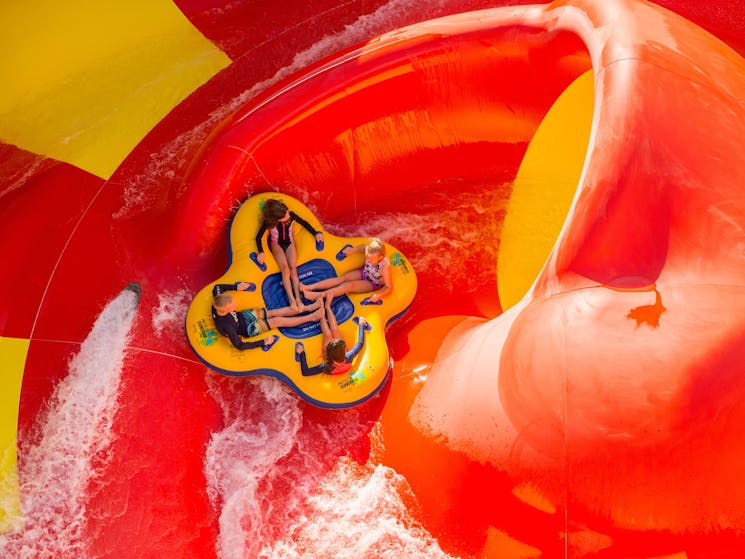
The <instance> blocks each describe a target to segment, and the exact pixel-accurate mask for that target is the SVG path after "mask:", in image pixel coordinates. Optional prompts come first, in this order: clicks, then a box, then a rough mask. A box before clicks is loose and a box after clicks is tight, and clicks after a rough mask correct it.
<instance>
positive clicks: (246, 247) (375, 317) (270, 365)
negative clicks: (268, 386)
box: [186, 192, 417, 408]
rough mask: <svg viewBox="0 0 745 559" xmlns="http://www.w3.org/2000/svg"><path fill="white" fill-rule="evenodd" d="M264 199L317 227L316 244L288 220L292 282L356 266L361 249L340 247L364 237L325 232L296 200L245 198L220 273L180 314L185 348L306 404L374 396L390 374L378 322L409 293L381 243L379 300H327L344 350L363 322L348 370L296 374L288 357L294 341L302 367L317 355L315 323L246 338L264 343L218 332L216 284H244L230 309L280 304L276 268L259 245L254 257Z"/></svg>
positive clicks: (392, 314) (411, 288)
mask: <svg viewBox="0 0 745 559" xmlns="http://www.w3.org/2000/svg"><path fill="white" fill-rule="evenodd" d="M269 198H274V199H279V200H282V201H283V202H284V203H285V204H286V205H287V207H288V208H289V210H290V211H292V212H294V213H295V214H297V215H298V216H299V217H301V218H303V219H304V220H306V221H307V222H308V223H310V225H312V226H313V227H314V228H315V229H316V231H320V232H323V236H324V240H323V243H317V242H316V239H315V238H314V237H313V235H311V234H310V233H308V232H307V231H305V230H304V229H303V228H302V226H301V225H299V224H298V223H294V224H293V227H294V228H295V230H294V242H295V248H296V250H297V254H298V266H297V268H298V275H299V278H300V281H301V282H302V283H304V284H307V285H311V284H313V283H315V282H317V281H320V280H321V279H324V278H327V277H335V276H340V275H342V274H344V273H345V272H347V271H349V270H354V269H359V268H361V267H362V265H363V263H364V254H352V255H349V256H345V255H344V254H343V252H342V251H343V249H344V247H346V246H349V245H351V246H356V245H359V244H362V243H366V242H367V241H368V240H369V239H367V238H362V237H357V238H341V237H336V236H334V235H331V234H329V233H328V232H326V231H325V230H324V228H323V226H322V225H321V224H320V223H319V221H318V219H317V218H316V216H315V215H314V214H313V213H312V212H311V211H310V210H309V209H308V208H307V207H306V206H305V205H303V204H302V203H301V202H300V201H298V200H296V199H294V198H292V197H290V196H286V195H283V194H278V193H274V192H270V193H265V194H259V195H256V196H253V197H251V198H249V199H248V200H247V201H246V202H245V203H244V204H243V205H241V207H240V208H239V209H238V211H237V212H236V215H235V217H234V219H233V222H232V224H231V227H230V245H229V248H230V257H231V263H230V265H229V267H228V270H227V271H226V272H225V274H224V275H223V276H221V277H220V278H218V279H216V280H215V281H214V282H213V283H210V284H209V285H206V286H205V287H204V288H202V290H201V291H199V293H197V295H196V296H195V297H194V299H193V301H192V302H191V304H190V305H189V310H188V312H187V315H186V333H187V337H188V340H189V344H190V345H191V347H192V349H193V350H194V352H195V353H196V355H197V356H198V357H199V359H200V360H201V361H203V362H204V363H205V364H206V365H208V366H209V367H211V368H212V369H214V370H216V371H218V372H220V373H223V374H226V375H238V376H242V375H269V376H273V377H275V378H278V379H280V380H281V381H283V382H285V383H287V384H288V385H289V386H290V387H292V388H293V389H294V390H295V391H296V392H297V393H298V394H299V395H300V396H301V397H302V398H304V399H305V400H307V401H308V402H310V403H312V404H315V405H317V406H321V407H327V408H345V407H350V406H354V405H356V404H359V403H361V402H364V401H365V400H367V399H369V398H370V397H372V396H373V395H375V394H376V393H377V392H378V391H379V390H380V388H381V387H382V386H384V385H385V382H386V379H387V378H388V375H389V372H390V359H389V353H388V345H387V343H386V340H385V328H386V325H387V324H388V323H389V322H391V321H392V320H393V319H395V318H397V317H398V316H399V315H401V314H402V313H403V312H404V311H405V310H406V309H407V308H408V306H409V305H410V304H411V301H412V300H413V298H414V294H415V293H416V287H417V280H416V274H415V272H414V268H413V267H412V265H411V263H410V262H409V261H408V259H407V258H405V257H404V255H403V254H401V252H399V251H398V250H396V249H395V248H394V247H392V246H391V245H389V244H387V243H385V246H386V253H387V256H388V259H389V261H390V264H391V268H390V269H391V283H392V285H393V291H392V292H391V293H389V294H388V295H387V296H386V297H385V298H384V299H383V300H382V301H378V302H377V303H370V302H369V301H368V298H369V297H370V295H372V293H365V294H350V295H344V296H341V297H337V298H336V299H334V302H333V306H332V309H333V311H334V315H335V316H336V319H337V322H338V324H339V331H340V333H341V335H342V337H343V338H344V339H345V340H346V341H347V344H348V347H349V348H351V347H352V345H354V342H355V341H356V339H357V328H358V327H357V324H356V318H357V317H360V316H362V317H365V318H366V319H367V321H368V324H369V326H370V330H369V331H367V333H366V336H365V342H364V346H363V348H362V350H361V351H360V352H359V353H358V354H357V356H356V357H355V358H354V360H353V361H352V367H351V369H350V370H349V371H348V372H346V373H344V374H340V375H328V374H318V375H314V376H307V377H304V376H303V375H302V373H301V370H300V364H299V363H298V361H297V359H296V353H295V345H296V343H298V342H302V344H303V345H304V347H305V352H306V356H307V359H308V362H309V364H310V365H315V364H317V363H320V362H321V360H322V339H321V333H320V324H319V323H318V322H317V321H316V322H307V323H305V324H302V325H300V326H296V327H292V328H278V329H275V330H271V331H269V332H266V333H264V334H262V335H261V336H257V337H256V338H252V340H257V339H262V338H269V340H270V342H271V341H273V343H271V345H270V346H269V347H266V346H264V347H259V348H254V349H244V350H239V349H236V348H235V347H234V346H233V344H231V342H230V340H229V339H228V338H227V337H225V336H223V335H221V334H219V333H218V332H217V330H216V328H215V324H214V322H213V319H212V314H211V311H212V298H213V295H212V293H213V287H214V286H215V285H217V284H238V283H239V282H247V283H250V284H251V286H250V287H249V289H248V290H246V291H235V292H233V295H234V298H235V300H236V303H237V308H238V309H247V308H259V307H265V308H267V309H274V308H280V307H285V306H287V304H288V302H287V296H286V295H285V292H284V289H283V287H282V280H281V274H280V272H279V267H278V265H277V263H276V262H275V260H274V258H273V257H272V255H271V252H270V251H269V250H268V248H267V247H266V244H267V237H268V236H265V237H264V249H265V262H264V264H263V265H261V264H260V263H259V262H258V259H257V258H256V251H257V247H256V235H257V233H258V231H259V227H260V225H261V222H262V218H261V208H262V207H263V204H264V203H265V201H266V200H268V199H269Z"/></svg>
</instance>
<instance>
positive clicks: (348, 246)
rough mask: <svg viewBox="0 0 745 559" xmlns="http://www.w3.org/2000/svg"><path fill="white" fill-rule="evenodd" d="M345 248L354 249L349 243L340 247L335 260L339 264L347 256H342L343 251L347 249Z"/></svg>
mask: <svg viewBox="0 0 745 559" xmlns="http://www.w3.org/2000/svg"><path fill="white" fill-rule="evenodd" d="M347 248H354V247H353V246H352V245H350V244H349V243H347V244H346V245H344V246H343V247H341V250H340V251H339V252H337V253H336V259H337V260H338V261H339V262H341V261H342V260H344V259H345V258H346V257H347V255H346V254H344V250H345V249H347Z"/></svg>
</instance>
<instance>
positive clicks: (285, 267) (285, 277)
mask: <svg viewBox="0 0 745 559" xmlns="http://www.w3.org/2000/svg"><path fill="white" fill-rule="evenodd" d="M270 246H271V248H272V254H273V255H274V258H275V260H276V261H277V264H279V270H280V272H281V273H282V286H283V287H284V288H285V293H286V294H287V300H288V301H289V303H290V308H291V309H293V310H294V311H295V312H298V311H299V310H300V308H299V307H298V304H297V300H296V299H295V293H294V292H293V289H292V277H291V275H290V265H289V264H288V262H287V256H286V255H285V251H283V250H282V247H280V246H279V245H278V244H276V243H271V245H270Z"/></svg>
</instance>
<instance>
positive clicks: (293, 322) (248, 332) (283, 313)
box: [212, 282, 323, 349]
mask: <svg viewBox="0 0 745 559" xmlns="http://www.w3.org/2000/svg"><path fill="white" fill-rule="evenodd" d="M250 285H251V284H249V283H246V282H239V283H228V284H225V283H219V284H217V285H215V286H214V287H213V288H212V295H213V296H214V299H213V301H212V319H213V320H214V322H215V328H217V331H218V332H220V333H221V334H222V335H223V336H227V337H228V338H229V339H230V342H231V343H232V344H233V346H235V347H236V348H237V349H252V348H256V347H261V346H263V345H271V343H270V342H269V341H268V340H267V339H266V338H264V339H262V340H256V341H244V340H243V339H242V338H253V337H255V336H260V335H261V334H263V333H264V332H267V331H269V330H273V329H274V328H285V327H287V328H291V327H293V326H300V325H301V324H305V323H306V322H314V321H317V320H320V318H321V315H322V314H323V309H322V308H321V302H320V301H316V302H315V303H314V304H312V305H308V306H305V307H303V308H301V310H300V312H303V311H309V310H312V311H314V312H313V313H311V314H307V315H304V316H298V311H295V310H293V309H291V308H290V307H283V308H281V309H270V310H267V309H265V308H261V309H244V310H240V311H239V310H237V309H236V303H235V298H234V297H233V296H232V294H231V293H230V292H231V291H246V290H247V289H248V288H249V286H250Z"/></svg>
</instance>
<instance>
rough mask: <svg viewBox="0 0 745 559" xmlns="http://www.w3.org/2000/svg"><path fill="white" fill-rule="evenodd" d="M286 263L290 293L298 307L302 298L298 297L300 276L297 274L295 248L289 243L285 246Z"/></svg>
mask: <svg viewBox="0 0 745 559" xmlns="http://www.w3.org/2000/svg"><path fill="white" fill-rule="evenodd" d="M286 256H287V264H288V266H289V267H290V282H291V283H292V293H293V295H294V296H295V301H297V304H298V307H299V306H300V305H301V304H302V298H301V297H300V278H299V277H298V275H297V250H295V245H294V244H291V245H290V246H288V247H287V252H286Z"/></svg>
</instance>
